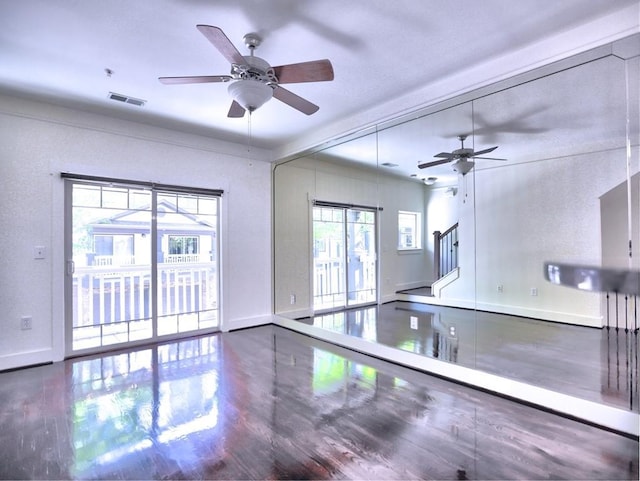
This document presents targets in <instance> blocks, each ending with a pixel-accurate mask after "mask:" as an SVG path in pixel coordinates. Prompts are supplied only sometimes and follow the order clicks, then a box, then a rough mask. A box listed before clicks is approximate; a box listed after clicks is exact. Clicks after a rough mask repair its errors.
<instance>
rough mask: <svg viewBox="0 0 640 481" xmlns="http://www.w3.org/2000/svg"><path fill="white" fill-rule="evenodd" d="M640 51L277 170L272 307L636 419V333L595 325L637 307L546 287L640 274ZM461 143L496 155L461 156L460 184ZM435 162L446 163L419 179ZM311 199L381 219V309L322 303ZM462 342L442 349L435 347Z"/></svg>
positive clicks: (592, 58) (602, 55) (590, 62)
mask: <svg viewBox="0 0 640 481" xmlns="http://www.w3.org/2000/svg"><path fill="white" fill-rule="evenodd" d="M635 40H636V41H637V37H636V38H635ZM626 42H627V46H628V45H630V44H633V43H634V42H633V39H632V40H631V41H626ZM635 44H636V48H635V49H631V52H632V53H631V54H628V53H627V54H626V55H621V54H620V53H619V52H618V53H617V54H616V55H611V54H610V53H611V52H612V51H613V52H614V53H615V52H617V48H618V47H617V45H618V44H616V45H613V46H612V47H610V48H604V49H599V50H596V51H593V52H591V53H589V54H588V55H582V56H580V58H577V59H568V60H567V61H564V62H561V63H559V64H558V65H557V66H547V67H545V68H543V69H542V70H540V71H539V73H537V74H536V72H531V73H528V74H525V75H523V76H521V78H520V79H515V80H514V79H510V80H509V81H505V82H503V83H501V84H497V85H495V86H493V87H492V88H490V89H487V88H485V89H482V90H479V91H478V92H476V93H471V94H467V95H465V96H464V97H461V98H460V99H459V101H455V100H452V101H449V102H448V103H446V104H443V105H442V106H440V107H434V108H431V109H430V110H428V111H425V112H423V113H420V114H413V115H411V117H407V118H404V119H395V120H393V121H391V122H389V123H387V124H383V125H379V126H378V127H377V129H376V131H375V132H374V131H368V132H366V133H364V135H362V136H359V137H357V136H356V137H355V138H353V139H351V140H349V141H348V142H343V143H341V144H334V145H331V146H330V147H328V148H326V149H324V150H322V151H318V152H316V153H314V154H310V155H308V156H304V157H300V158H299V159H296V160H294V161H290V162H287V163H284V164H281V165H279V166H277V167H276V168H275V172H274V198H275V204H274V207H275V210H274V218H275V223H274V226H275V232H274V236H275V237H274V243H275V285H276V298H275V313H276V314H278V315H281V316H283V317H288V318H290V319H299V320H300V321H301V322H302V323H305V324H307V325H312V326H315V327H317V328H318V329H320V330H325V331H327V332H329V331H330V332H332V333H338V332H339V333H340V334H342V335H344V336H346V337H349V336H352V337H361V338H364V339H367V340H369V341H370V342H371V343H372V346H375V344H374V343H377V344H380V345H382V344H384V345H388V346H391V347H393V348H396V349H398V350H399V351H411V352H417V353H419V354H421V355H424V356H428V357H431V358H434V359H438V360H442V361H446V362H449V363H456V364H461V365H464V366H467V367H471V368H474V369H477V370H480V371H483V372H489V373H493V374H497V375H500V376H502V377H504V378H506V379H513V380H518V381H523V382H527V383H530V384H532V385H535V386H540V387H544V388H545V389H549V390H551V391H555V392H563V393H567V394H569V395H572V396H575V397H579V398H582V399H590V400H593V401H596V402H597V403H601V404H606V405H610V406H615V407H617V408H622V409H625V410H631V411H634V412H638V402H637V399H638V381H637V376H635V377H634V376H630V375H629V373H630V372H635V371H633V370H634V369H635V370H636V371H637V349H638V348H637V332H638V331H637V328H635V327H634V326H637V323H638V321H637V319H635V320H634V321H633V322H635V324H634V323H633V322H628V323H627V326H629V327H630V328H629V329H628V331H627V332H625V331H624V330H623V331H622V332H618V331H615V332H609V330H608V329H604V330H601V329H599V328H602V327H603V326H610V327H611V328H612V329H615V327H616V326H617V325H620V326H621V325H622V324H621V319H616V322H615V323H614V322H613V321H612V317H611V316H612V315H616V316H622V315H625V316H633V315H634V314H633V313H634V312H635V313H637V307H636V310H635V311H634V307H633V306H637V298H636V297H633V298H629V297H624V296H618V295H616V294H615V293H609V294H607V293H602V292H593V291H581V290H577V289H570V288H566V287H563V286H558V285H554V284H552V283H549V282H547V281H546V280H545V277H544V265H545V262H548V261H556V262H564V263H570V264H584V265H595V266H603V267H613V268H622V269H635V270H637V269H639V268H640V264H639V261H638V259H639V258H640V253H639V252H638V245H640V242H633V243H630V240H634V239H635V240H637V239H639V238H640V230H639V228H638V219H640V212H639V207H638V206H639V204H640V200H639V194H638V192H639V190H640V187H639V185H638V177H639V174H638V170H639V165H638V164H639V162H638V157H639V153H638V151H639V145H640V133H639V128H638V119H639V118H640V115H639V107H638V106H639V105H640V103H639V99H638V95H639V94H638V93H639V92H640V87H639V78H640V67H639V65H640V61H639V60H638V59H639V58H640V56H639V55H640V52H637V50H638V49H637V44H638V43H637V42H635ZM626 51H627V52H628V51H629V50H626ZM465 135H466V138H465V140H464V150H459V149H461V148H462V145H461V141H460V140H459V138H458V137H459V136H465ZM493 147H497V148H496V149H493ZM466 149H471V150H470V151H475V152H478V151H485V152H486V154H485V155H482V157H490V158H489V159H480V158H473V159H468V160H470V161H471V162H473V164H472V165H470V167H471V169H470V171H469V172H468V173H466V175H461V174H459V173H456V172H454V170H453V167H454V165H453V164H454V161H455V160H457V158H458V157H460V156H461V154H464V153H465V152H468V151H467V150H466ZM363 152H366V153H367V154H364V155H363ZM471 155H473V154H471ZM435 156H437V157H435ZM462 156H464V155H462ZM434 159H435V160H438V159H441V160H447V159H451V160H452V161H451V162H447V161H443V162H441V163H439V164H438V165H433V166H431V165H429V167H427V168H424V169H421V168H419V165H424V164H425V163H431V162H432V161H433V160H434ZM496 159H505V160H496ZM376 166H377V170H376V169H375V167H376ZM318 199H319V200H322V201H334V202H343V203H346V204H354V205H359V206H362V205H368V206H372V207H376V208H378V209H380V210H378V211H377V212H378V215H377V218H376V222H377V224H376V228H377V230H378V244H377V245H378V251H377V253H376V255H377V259H378V273H377V285H378V294H377V301H378V304H383V305H382V306H378V308H376V309H374V310H373V311H362V312H363V314H359V315H358V314H355V313H356V312H361V311H351V312H347V313H340V314H337V313H331V314H327V313H323V312H319V310H318V309H315V308H314V305H313V302H312V298H313V295H312V290H313V285H314V279H313V275H312V264H313V262H312V250H313V248H312V233H311V230H312V228H311V221H310V212H311V209H312V205H313V201H314V200H318ZM296 210H297V211H298V214H299V215H298V214H294V211H296ZM403 212H408V213H415V214H419V217H420V226H421V227H420V235H421V239H420V243H419V245H418V246H416V247H415V248H405V247H406V246H409V247H412V246H411V243H410V242H409V241H406V242H404V243H403V241H401V239H403V238H404V239H407V238H409V237H410V234H412V232H411V229H410V227H409V228H408V229H409V230H408V234H407V233H405V234H403V233H402V232H401V231H400V229H399V222H398V215H399V213H403ZM434 232H437V233H438V234H437V235H434ZM403 244H404V245H403ZM630 246H631V251H630ZM301 289H302V290H305V289H306V293H302V292H301ZM298 292H301V293H300V294H297V295H295V296H294V294H296V293H298ZM294 297H295V299H294ZM294 300H295V303H294ZM385 303H389V304H385ZM365 309H371V307H365ZM412 310H413V311H415V312H411V311H412ZM388 311H392V312H393V313H394V314H393V315H392V314H389V312H388ZM425 311H428V312H429V314H424V312H425ZM445 311H446V312H448V313H449V314H451V312H458V314H454V315H453V317H451V316H450V315H449V317H447V316H443V315H442V313H443V312H445ZM366 312H368V313H369V314H365V313H366ZM416 312H418V313H419V314H416ZM613 313H615V314H613ZM314 314H315V316H314ZM436 314H438V316H440V317H439V319H440V321H439V322H440V324H438V325H439V326H440V327H442V329H439V328H438V327H437V326H436V324H434V321H433V319H434V318H435V317H433V316H435V315H436ZM425 315H426V316H427V317H429V316H432V317H429V319H431V320H430V321H425V322H426V326H427V327H425V325H424V324H423V323H422V322H418V324H417V326H418V327H412V320H413V318H416V317H417V318H418V319H420V320H422V317H423V316H425ZM327 316H328V317H327ZM340 316H342V317H340ZM362 316H364V317H362ZM452 318H453V319H454V320H455V321H451V320H450V319H452ZM459 318H464V323H463V324H460V322H458V319H459ZM357 319H360V321H357ZM372 319H374V320H372ZM350 320H353V323H355V324H353V323H352V324H353V325H351V324H350V322H351V321H350ZM338 321H339V322H338ZM365 321H366V322H365ZM358 322H359V323H358ZM336 326H341V327H336ZM365 326H366V328H365ZM443 326H444V327H443ZM452 327H453V328H454V330H453V332H454V334H452V332H451V331H450V330H449V329H450V328H452ZM594 328H598V329H594ZM424 329H427V330H429V332H428V333H426V334H425V332H424ZM436 333H437V334H436ZM365 334H366V335H365ZM627 334H629V335H633V336H635V337H633V338H629V337H627ZM619 336H622V338H620V337H619ZM436 338H437V340H438V342H436ZM453 338H455V347H452V346H453V344H451V346H449V347H450V348H451V349H449V351H450V354H447V355H444V352H445V351H443V350H442V349H441V346H440V341H441V340H443V339H448V340H451V339H453ZM331 339H332V340H334V342H343V341H336V339H337V338H335V337H331ZM341 339H342V338H341ZM344 343H345V345H348V341H344ZM614 346H618V347H614ZM619 346H623V347H619ZM624 346H626V348H624ZM612 349H616V350H615V353H616V356H612V355H611V354H612V352H613V351H612ZM371 351H372V353H374V354H375V347H372V349H371ZM449 351H447V352H449ZM576 352H579V353H580V354H579V355H578V356H577V355H576ZM452 353H455V355H454V354H452ZM634 353H635V356H634ZM622 354H624V355H622ZM555 356H559V357H555ZM611 359H615V360H616V361H615V362H617V364H611V362H610V361H611ZM621 359H622V361H621ZM625 359H626V361H625ZM621 362H622V363H623V364H622V365H623V366H624V363H625V362H626V366H627V367H626V368H624V369H622V368H620V366H621V364H620V363H621ZM546 368H548V369H549V372H550V373H553V372H554V370H555V371H557V372H558V374H559V376H558V377H556V378H550V377H549V376H547V375H546V374H545V373H546V372H547V371H545V369H546ZM625 369H626V370H625ZM560 371H561V372H560ZM612 386H613V387H612ZM614 386H618V388H615V387H614Z"/></svg>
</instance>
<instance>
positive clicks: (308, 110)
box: [273, 85, 320, 115]
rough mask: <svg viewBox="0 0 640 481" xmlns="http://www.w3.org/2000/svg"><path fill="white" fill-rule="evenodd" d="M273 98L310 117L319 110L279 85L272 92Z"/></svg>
mask: <svg viewBox="0 0 640 481" xmlns="http://www.w3.org/2000/svg"><path fill="white" fill-rule="evenodd" d="M273 96H274V97H275V98H277V99H278V100H280V101H281V102H284V103H285V104H287V105H289V106H290V107H293V108H294V109H296V110H299V111H300V112H302V113H303V114H307V115H311V114H313V113H315V112H317V111H318V109H319V108H320V107H318V106H317V105H315V104H312V103H311V102H309V101H308V100H305V99H303V98H302V97H299V96H298V95H296V94H294V93H293V92H290V91H289V90H287V89H285V88H283V87H280V86H279V85H278V86H276V88H275V89H274V90H273Z"/></svg>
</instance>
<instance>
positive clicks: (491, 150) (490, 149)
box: [472, 145, 498, 157]
mask: <svg viewBox="0 0 640 481" xmlns="http://www.w3.org/2000/svg"><path fill="white" fill-rule="evenodd" d="M497 148H498V146H497V145H496V146H495V147H491V148H489V149H484V150H479V151H478V152H474V153H473V154H472V157H477V156H478V155H482V154H488V153H489V152H493V151H494V150H496V149H497Z"/></svg>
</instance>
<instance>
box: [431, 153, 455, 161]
mask: <svg viewBox="0 0 640 481" xmlns="http://www.w3.org/2000/svg"><path fill="white" fill-rule="evenodd" d="M434 157H442V158H444V159H447V160H453V159H455V158H456V155H455V154H452V153H451V152H440V153H439V154H436V155H434Z"/></svg>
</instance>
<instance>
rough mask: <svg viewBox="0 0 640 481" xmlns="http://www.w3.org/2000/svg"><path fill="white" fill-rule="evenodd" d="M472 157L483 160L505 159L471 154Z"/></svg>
mask: <svg viewBox="0 0 640 481" xmlns="http://www.w3.org/2000/svg"><path fill="white" fill-rule="evenodd" d="M473 158H474V159H484V160H507V159H498V158H497V157H476V156H475V155H474V156H473Z"/></svg>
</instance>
